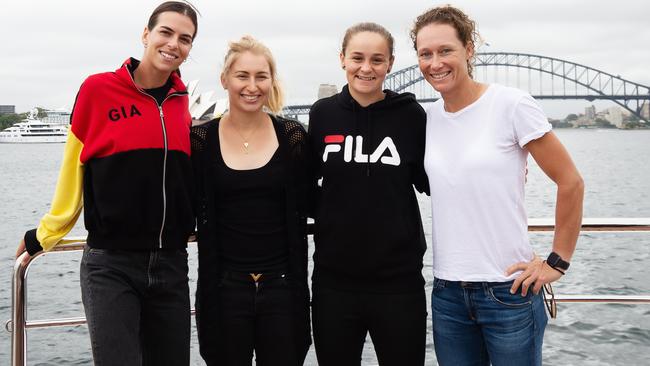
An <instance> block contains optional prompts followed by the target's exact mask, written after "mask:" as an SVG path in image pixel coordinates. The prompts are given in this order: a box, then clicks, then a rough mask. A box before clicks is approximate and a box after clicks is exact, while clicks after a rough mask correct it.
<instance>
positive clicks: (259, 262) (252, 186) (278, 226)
mask: <svg viewBox="0 0 650 366" xmlns="http://www.w3.org/2000/svg"><path fill="white" fill-rule="evenodd" d="M218 151H219V153H218V156H217V157H215V159H214V168H215V170H214V172H215V179H216V181H217V182H219V183H218V185H217V187H215V192H216V197H215V198H216V213H217V217H216V220H215V221H216V222H215V225H216V226H215V230H216V235H217V238H218V241H219V243H220V252H221V258H222V260H223V262H222V263H223V270H224V271H236V272H245V273H264V272H267V273H268V272H279V271H286V270H287V265H288V258H289V247H288V245H287V225H286V214H285V212H286V207H285V206H286V198H285V194H286V193H285V188H284V184H285V174H286V169H285V167H284V166H283V164H282V159H280V149H276V151H275V153H274V154H273V157H272V158H271V160H270V161H269V162H268V163H266V165H264V166H262V167H260V168H256V169H250V170H235V169H231V168H229V167H228V166H227V165H226V163H225V162H224V160H223V157H222V156H221V153H220V150H218Z"/></svg>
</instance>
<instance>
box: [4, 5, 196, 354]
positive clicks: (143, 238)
mask: <svg viewBox="0 0 650 366" xmlns="http://www.w3.org/2000/svg"><path fill="white" fill-rule="evenodd" d="M196 31H197V15H196V12H195V10H194V9H193V8H192V7H191V6H190V5H188V4H187V3H183V2H174V1H169V2H165V3H163V4H161V5H159V6H158V7H157V8H156V9H155V10H154V12H153V13H152V14H151V17H150V19H149V22H148V24H147V26H146V27H145V29H144V33H143V35H142V42H143V45H144V55H143V57H142V61H138V60H136V59H133V58H130V59H128V60H126V61H125V62H124V64H123V65H122V67H120V68H119V69H118V70H116V71H115V72H106V73H101V74H96V75H92V76H90V77H88V78H87V79H86V80H85V81H84V83H83V84H82V86H81V88H80V90H79V93H78V94H77V99H76V102H75V106H74V110H73V113H72V120H71V128H70V131H69V134H68V140H67V142H66V146H65V153H64V158H63V163H62V166H61V172H60V175H59V180H58V183H57V187H56V191H55V194H54V199H53V202H52V206H51V209H50V212H49V213H47V214H46V215H45V216H44V217H43V218H42V219H41V222H40V224H39V226H38V228H37V229H34V230H30V231H28V232H27V233H26V234H25V238H24V241H23V242H21V244H20V246H19V248H18V252H17V255H21V254H22V253H23V252H24V251H25V250H26V251H27V252H28V253H29V255H34V254H36V253H37V252H39V251H41V250H45V251H47V250H49V249H51V248H52V247H54V246H55V245H56V244H57V243H58V242H59V241H60V239H61V238H62V237H63V236H65V235H66V234H67V233H68V232H69V231H70V230H71V229H72V227H73V226H74V224H75V222H76V221H77V218H78V217H79V214H80V212H81V209H82V207H83V209H84V221H85V226H86V229H87V230H88V240H87V247H86V248H85V250H84V253H83V258H82V261H81V290H82V300H83V304H84V309H85V312H86V318H87V320H88V327H89V331H90V338H91V344H92V349H93V358H94V360H95V363H97V364H119V365H136V364H137V365H140V364H145V365H147V364H152V365H188V364H189V341H190V312H189V309H190V305H189V289H188V279H187V271H188V268H187V251H186V246H187V239H188V236H189V234H190V233H191V231H192V230H193V228H194V220H193V217H194V212H193V207H192V204H193V196H194V193H193V183H192V181H191V180H192V179H191V178H192V169H191V162H190V140H189V128H190V125H191V117H190V114H189V109H188V97H187V91H186V89H185V86H184V84H183V82H182V81H181V79H180V77H179V73H178V67H179V66H180V64H181V63H182V62H183V61H184V60H185V59H186V58H187V57H188V55H189V52H190V49H191V48H192V42H193V40H194V37H195V36H196ZM24 257H28V256H27V255H26V256H24Z"/></svg>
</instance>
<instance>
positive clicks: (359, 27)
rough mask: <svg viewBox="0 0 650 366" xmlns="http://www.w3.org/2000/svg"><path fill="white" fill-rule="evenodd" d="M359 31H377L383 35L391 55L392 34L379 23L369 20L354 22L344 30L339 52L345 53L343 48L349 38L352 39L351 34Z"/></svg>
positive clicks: (346, 45)
mask: <svg viewBox="0 0 650 366" xmlns="http://www.w3.org/2000/svg"><path fill="white" fill-rule="evenodd" d="M361 32H372V33H377V34H379V35H380V36H382V37H384V39H385V40H386V43H388V51H389V52H390V57H393V49H394V43H395V41H394V40H393V35H392V34H390V32H389V31H388V30H386V28H384V27H382V26H381V25H379V24H377V23H371V22H366V23H359V24H355V25H353V26H351V27H350V28H348V29H347V30H346V31H345V36H343V44H342V45H341V53H343V54H344V55H345V49H346V48H347V47H348V43H349V42H350V39H352V36H354V35H355V34H357V33H361Z"/></svg>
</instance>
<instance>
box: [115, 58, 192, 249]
mask: <svg viewBox="0 0 650 366" xmlns="http://www.w3.org/2000/svg"><path fill="white" fill-rule="evenodd" d="M127 74H129V77H130V78H131V81H132V82H133V86H135V88H136V89H137V90H138V91H139V92H140V93H142V94H143V95H146V96H148V97H149V98H151V99H153V102H154V103H156V106H157V107H158V112H159V114H160V126H161V128H162V132H163V142H164V155H163V174H162V196H163V197H162V198H163V215H162V222H161V223H160V232H159V234H158V248H160V249H162V247H163V244H162V237H163V231H164V229H165V221H166V220H167V189H166V187H165V186H166V184H165V183H166V182H167V151H168V145H167V127H166V126H165V114H164V113H163V109H162V106H163V104H164V103H165V102H166V101H167V99H169V97H173V96H180V95H186V94H187V92H184V93H183V92H181V93H171V94H168V95H167V96H166V97H165V99H163V101H162V103H160V104H158V101H157V100H156V98H154V97H152V96H151V95H149V94H147V93H145V92H144V91H143V90H142V89H140V88H139V87H138V86H137V85H136V83H135V80H134V79H133V75H131V72H130V71H129V70H128V67H127Z"/></svg>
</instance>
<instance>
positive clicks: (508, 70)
mask: <svg viewBox="0 0 650 366" xmlns="http://www.w3.org/2000/svg"><path fill="white" fill-rule="evenodd" d="M474 78H475V79H476V80H478V81H482V82H497V83H499V84H503V85H508V86H512V87H516V88H519V89H523V90H526V91H528V93H530V94H531V95H532V96H533V97H534V98H535V99H583V100H588V101H594V100H609V101H611V102H613V103H616V104H618V105H619V106H621V107H622V108H624V109H626V110H627V111H629V112H630V113H631V114H633V115H634V116H636V117H637V118H639V119H640V120H643V121H645V122H650V121H648V118H646V117H647V116H646V117H642V115H641V109H642V108H643V105H644V103H650V87H649V86H646V85H642V84H639V83H636V82H633V81H630V80H625V79H623V78H621V77H620V76H618V75H613V74H610V73H607V72H605V71H601V70H598V69H595V68H592V67H589V66H586V65H581V64H577V63H575V62H570V61H566V60H561V59H558V58H553V57H546V56H540V55H532V54H525V53H511V52H483V53H477V54H476V60H475V68H474ZM384 88H386V89H391V90H394V91H396V92H406V91H408V92H411V93H414V94H415V95H416V97H417V99H418V101H420V102H421V103H427V102H433V101H435V100H437V99H438V98H440V95H439V94H437V93H436V92H435V90H433V88H432V87H431V86H430V85H429V84H428V83H427V82H426V80H424V78H423V77H422V73H421V72H420V69H419V68H418V65H413V66H409V67H406V68H404V69H401V70H398V71H396V72H393V73H391V74H390V75H388V76H387V77H386V80H385V82H384ZM310 107H311V105H292V106H287V107H285V108H284V110H283V112H284V114H285V115H287V116H291V117H294V118H297V117H298V116H299V115H305V114H309V109H310Z"/></svg>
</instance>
